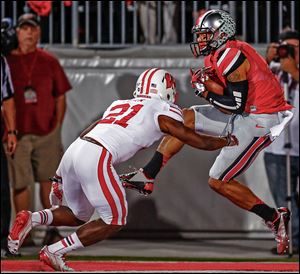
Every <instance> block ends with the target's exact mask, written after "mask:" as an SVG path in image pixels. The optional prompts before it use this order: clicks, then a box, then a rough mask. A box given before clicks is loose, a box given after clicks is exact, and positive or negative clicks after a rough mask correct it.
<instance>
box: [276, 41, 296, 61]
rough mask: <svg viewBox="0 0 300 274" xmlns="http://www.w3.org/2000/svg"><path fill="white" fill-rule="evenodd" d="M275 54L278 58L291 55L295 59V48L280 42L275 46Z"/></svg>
mask: <svg viewBox="0 0 300 274" xmlns="http://www.w3.org/2000/svg"><path fill="white" fill-rule="evenodd" d="M277 56H278V58H279V59H282V58H287V57H288V56H291V57H293V58H294V59H295V49H294V46H292V45H289V44H287V43H284V42H283V43H281V44H280V45H279V46H278V48H277Z"/></svg>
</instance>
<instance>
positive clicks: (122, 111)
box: [99, 103, 143, 128]
mask: <svg viewBox="0 0 300 274" xmlns="http://www.w3.org/2000/svg"><path fill="white" fill-rule="evenodd" d="M142 107H143V105H133V106H130V104H128V103H127V104H121V105H116V106H114V107H112V108H111V109H110V110H109V114H108V115H107V116H106V117H105V118H103V119H101V120H100V121H99V124H117V125H119V126H121V127H124V128H126V127H127V126H128V123H127V122H128V121H129V120H130V119H131V118H133V117H134V116H135V115H136V114H137V113H138V112H139V111H140V110H141V108H142Z"/></svg>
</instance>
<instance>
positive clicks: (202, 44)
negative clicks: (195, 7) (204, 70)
mask: <svg viewBox="0 0 300 274" xmlns="http://www.w3.org/2000/svg"><path fill="white" fill-rule="evenodd" d="M192 33H193V34H196V35H197V41H196V42H192V43H190V47H191V50H192V53H193V55H194V56H195V57H199V56H207V55H209V54H210V53H211V52H212V51H214V50H216V49H218V48H219V47H221V46H222V45H223V44H225V43H226V42H227V41H228V40H230V39H233V38H234V36H235V34H236V25H235V22H234V20H233V18H232V17H231V16H230V15H229V14H228V13H227V12H226V11H223V10H209V11H207V12H206V13H204V14H203V15H202V16H200V17H199V18H198V19H197V21H196V24H195V25H194V26H193V28H192Z"/></svg>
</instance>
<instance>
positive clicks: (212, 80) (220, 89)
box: [204, 75, 225, 95]
mask: <svg viewBox="0 0 300 274" xmlns="http://www.w3.org/2000/svg"><path fill="white" fill-rule="evenodd" d="M204 86H205V88H206V89H207V90H208V91H211V92H213V93H216V94H219V95H223V93H224V88H225V87H224V85H223V83H222V82H221V80H219V78H218V77H217V76H212V75H210V76H209V78H208V80H206V81H205V82H204Z"/></svg>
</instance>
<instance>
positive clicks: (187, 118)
mask: <svg viewBox="0 0 300 274" xmlns="http://www.w3.org/2000/svg"><path fill="white" fill-rule="evenodd" d="M182 113H183V120H184V122H183V123H184V125H185V126H187V127H189V128H191V129H194V128H195V112H194V110H193V109H192V108H184V109H183V110H182Z"/></svg>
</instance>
